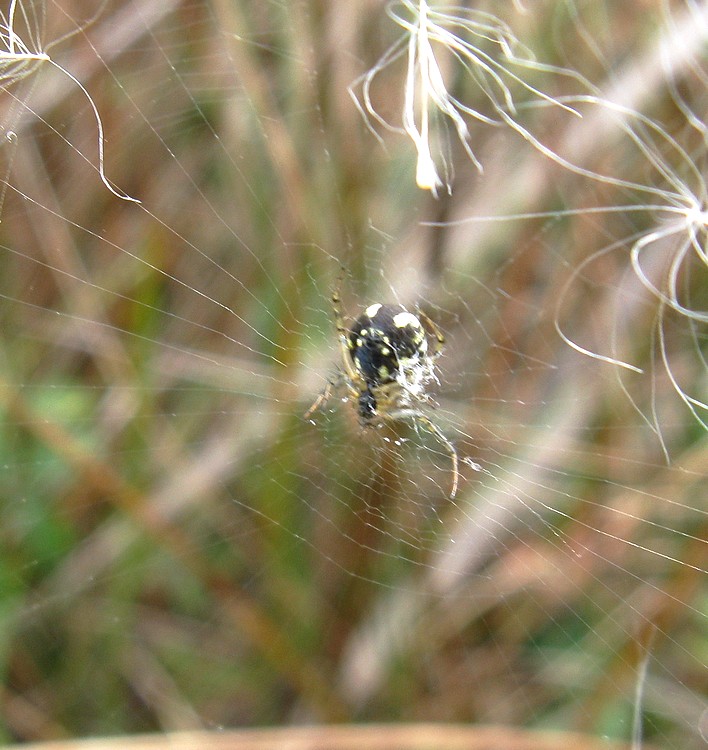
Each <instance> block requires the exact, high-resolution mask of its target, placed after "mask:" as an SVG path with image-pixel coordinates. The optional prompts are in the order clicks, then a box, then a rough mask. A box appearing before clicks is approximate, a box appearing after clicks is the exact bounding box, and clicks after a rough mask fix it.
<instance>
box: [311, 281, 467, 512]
mask: <svg viewBox="0 0 708 750" xmlns="http://www.w3.org/2000/svg"><path fill="white" fill-rule="evenodd" d="M332 307H333V309H334V322H335V326H336V329H337V335H338V338H339V344H340V347H341V352H342V360H343V363H344V373H343V376H344V378H343V379H344V383H345V384H346V386H347V389H348V391H349V394H350V397H351V400H352V401H354V402H355V403H356V408H357V413H358V415H359V419H360V421H361V424H362V425H363V426H364V427H376V426H380V425H382V424H384V423H387V422H397V421H401V420H406V419H410V420H412V421H413V422H417V423H419V424H422V425H423V426H424V427H425V428H426V429H427V430H428V431H429V432H431V433H432V434H433V435H434V436H435V437H436V438H437V439H438V441H439V442H440V443H441V444H442V445H443V446H444V448H445V450H446V451H447V453H448V455H449V456H450V460H451V462H452V489H451V491H450V498H454V497H455V494H456V493H457V484H458V479H459V471H458V456H457V451H456V450H455V447H454V446H453V444H452V443H451V442H450V441H449V440H448V439H447V438H446V437H445V435H443V433H442V432H441V431H440V430H439V429H438V428H437V427H436V426H435V425H434V424H433V422H432V421H431V420H430V419H429V418H428V417H427V416H426V415H425V414H424V413H423V412H422V411H421V409H420V407H421V406H422V405H423V404H429V403H430V398H429V396H428V395H427V393H426V392H425V387H426V385H427V384H428V383H429V382H430V381H431V380H437V378H436V376H435V371H434V362H435V360H436V359H437V358H438V357H439V356H440V354H441V352H442V349H443V346H444V345H445V337H444V336H443V334H442V332H441V331H440V329H439V328H438V327H437V326H436V325H435V323H433V321H432V320H430V318H428V316H427V315H425V314H424V313H422V312H418V314H417V315H414V314H413V313H411V312H409V311H408V310H406V308H405V307H403V306H402V305H390V304H381V303H376V304H373V305H369V307H367V308H366V309H365V310H364V312H363V313H362V314H361V315H360V316H359V317H358V318H357V319H356V321H355V322H354V325H353V326H352V327H351V328H347V327H346V326H345V323H344V315H343V313H342V302H341V298H340V295H339V288H338V286H337V288H335V291H334V292H333V294H332ZM428 339H430V340H431V341H432V346H430V351H429V343H428ZM336 384H337V383H336V382H334V383H333V382H329V383H327V386H326V387H325V389H324V391H322V393H321V394H320V395H319V396H318V397H317V398H316V399H315V402H314V403H313V404H312V406H311V407H310V408H309V409H308V410H307V412H305V419H309V417H310V416H311V415H312V414H313V413H314V412H315V411H316V410H317V409H319V408H320V407H322V406H324V404H325V403H327V401H328V399H329V397H330V396H331V395H332V390H333V388H334V387H335V385H336Z"/></svg>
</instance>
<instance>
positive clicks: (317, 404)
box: [303, 381, 334, 419]
mask: <svg viewBox="0 0 708 750" xmlns="http://www.w3.org/2000/svg"><path fill="white" fill-rule="evenodd" d="M333 388H334V386H333V384H332V383H331V382H330V381H327V385H326V386H325V388H324V390H323V391H322V393H320V395H319V396H318V397H317V398H316V399H315V400H314V402H313V404H312V406H311V407H310V408H309V409H308V410H307V411H306V412H305V414H304V415H303V416H304V418H305V419H309V418H310V417H311V416H312V415H313V414H314V413H315V412H316V411H317V410H318V409H320V408H321V407H323V406H324V405H325V404H326V403H327V401H329V397H330V396H331V395H332V389H333Z"/></svg>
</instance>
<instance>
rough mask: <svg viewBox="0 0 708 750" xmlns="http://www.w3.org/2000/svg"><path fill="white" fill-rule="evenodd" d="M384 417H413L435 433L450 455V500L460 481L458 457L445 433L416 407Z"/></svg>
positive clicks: (455, 492) (400, 410)
mask: <svg viewBox="0 0 708 750" xmlns="http://www.w3.org/2000/svg"><path fill="white" fill-rule="evenodd" d="M386 418H387V419H406V418H408V419H413V420H415V421H417V422H420V423H422V425H423V426H424V427H425V429H426V430H428V432H430V433H432V434H433V435H435V437H436V438H437V439H438V442H439V443H441V444H442V446H443V447H444V448H445V450H446V451H447V454H448V455H449V456H450V461H451V462H452V488H451V489H450V500H452V499H453V498H454V497H455V495H456V494H457V485H458V484H459V481H460V471H459V458H458V455H457V450H456V449H455V446H454V445H453V444H452V443H451V442H450V441H449V440H448V439H447V438H446V437H445V435H443V433H442V432H441V431H440V430H439V429H438V428H437V427H436V426H435V425H434V424H433V422H432V421H431V420H430V419H428V417H426V416H425V414H422V413H421V412H419V411H417V410H416V409H399V410H398V411H395V412H392V413H391V414H388V415H387V417H386Z"/></svg>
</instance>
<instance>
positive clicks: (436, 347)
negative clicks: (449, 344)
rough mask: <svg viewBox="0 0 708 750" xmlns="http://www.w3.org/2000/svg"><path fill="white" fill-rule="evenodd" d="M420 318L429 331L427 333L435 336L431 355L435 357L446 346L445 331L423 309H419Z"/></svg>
mask: <svg viewBox="0 0 708 750" xmlns="http://www.w3.org/2000/svg"><path fill="white" fill-rule="evenodd" d="M417 312H418V319H419V320H420V322H421V323H422V324H423V327H424V328H425V330H426V331H427V333H428V334H429V335H430V336H434V337H435V343H434V344H433V349H432V351H431V352H430V357H431V358H432V359H435V358H437V357H439V356H440V353H441V352H442V350H443V347H444V346H445V336H443V332H442V331H441V330H440V329H439V328H438V327H437V326H436V325H435V323H433V321H432V320H431V319H430V318H429V317H428V316H427V315H426V314H425V313H424V312H423V311H422V310H418V311H417Z"/></svg>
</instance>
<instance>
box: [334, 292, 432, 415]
mask: <svg viewBox="0 0 708 750" xmlns="http://www.w3.org/2000/svg"><path fill="white" fill-rule="evenodd" d="M347 345H348V347H349V353H350V356H351V359H352V363H353V365H354V368H355V369H356V371H357V373H358V374H359V375H360V376H361V378H362V379H363V380H364V382H365V383H366V384H367V386H368V388H375V387H377V386H379V385H382V384H384V383H390V382H393V381H396V380H400V374H401V372H403V371H404V370H405V369H406V368H410V367H411V366H412V365H414V364H415V363H417V362H419V361H420V359H421V358H422V357H424V356H425V355H426V353H427V349H428V343H427V340H426V337H425V329H424V328H423V325H422V323H421V322H420V320H419V319H418V318H417V317H416V316H415V315H413V314H412V313H410V312H408V311H407V310H406V309H405V307H403V306H402V305H382V304H379V303H377V304H374V305H370V306H369V307H367V308H366V310H365V311H364V312H363V313H362V314H361V315H360V316H359V317H358V318H357V320H356V322H355V323H354V325H353V326H352V329H351V331H350V333H349V339H348V341H347ZM374 403H375V402H374ZM360 406H361V405H360ZM360 410H361V411H362V414H363V408H362V409H360Z"/></svg>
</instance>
